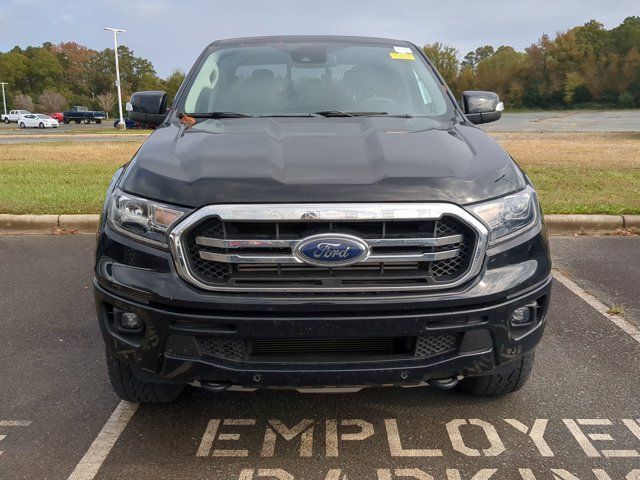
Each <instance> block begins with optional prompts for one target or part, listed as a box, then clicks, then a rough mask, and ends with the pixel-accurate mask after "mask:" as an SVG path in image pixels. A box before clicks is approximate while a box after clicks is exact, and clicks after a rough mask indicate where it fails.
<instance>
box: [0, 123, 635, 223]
mask: <svg viewBox="0 0 640 480" xmlns="http://www.w3.org/2000/svg"><path fill="white" fill-rule="evenodd" d="M496 138H497V139H498V141H500V142H501V143H502V144H503V145H504V146H505V147H506V148H507V149H508V150H509V152H510V153H511V154H512V155H513V156H514V157H515V158H516V160H517V161H518V162H519V163H520V165H522V167H523V168H524V169H525V170H526V172H527V173H528V174H529V175H530V177H531V179H532V180H533V182H534V184H535V186H536V188H537V190H538V193H539V196H540V200H541V203H542V208H543V210H544V212H545V213H547V214H549V213H605V214H640V135H636V134H601V135H592V134H516V133H514V134H504V133H500V134H496ZM140 143H141V140H140V139H136V140H132V141H130V142H129V141H127V142H99V143H98V142H58V143H33V144H6V145H2V146H1V147H0V213H17V214H24V213H36V214H38V213H99V212H100V208H101V206H102V202H103V196H104V192H105V190H106V188H107V185H108V183H109V180H110V179H111V176H112V174H113V172H114V171H115V170H116V169H117V168H118V167H119V166H120V165H122V164H123V163H125V162H126V161H128V160H129V159H130V158H131V156H132V155H133V154H134V153H135V151H136V150H137V148H138V147H139V146H140Z"/></svg>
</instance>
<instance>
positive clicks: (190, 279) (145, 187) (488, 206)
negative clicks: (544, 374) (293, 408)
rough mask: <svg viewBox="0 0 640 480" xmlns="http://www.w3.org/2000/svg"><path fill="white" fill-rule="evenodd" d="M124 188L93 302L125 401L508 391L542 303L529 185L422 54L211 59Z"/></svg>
mask: <svg viewBox="0 0 640 480" xmlns="http://www.w3.org/2000/svg"><path fill="white" fill-rule="evenodd" d="M127 109H128V110H129V112H130V118H132V119H133V120H135V121H137V122H140V123H144V124H150V125H156V126H157V128H156V130H155V131H154V132H153V133H152V134H151V135H150V136H149V138H148V139H147V140H146V141H145V142H144V144H143V145H142V147H141V148H140V149H139V150H138V152H137V153H136V154H135V155H134V157H133V158H132V159H131V160H130V161H129V162H128V163H127V164H126V165H124V166H123V167H122V168H120V169H119V170H118V171H117V172H116V173H115V175H114V176H113V180H112V181H111V184H110V186H109V188H108V191H107V196H106V202H105V205H104V209H103V212H102V216H101V222H100V227H99V233H98V243H97V252H96V263H95V282H94V285H95V300H96V306H97V314H98V321H99V324H100V328H101V330H102V335H103V336H104V340H105V346H106V358H107V366H108V372H109V376H110V379H111V382H112V384H113V388H114V390H115V391H116V393H117V394H118V395H119V396H120V397H121V398H122V399H125V400H130V401H135V402H169V401H172V400H174V399H175V398H176V397H177V396H178V395H179V394H180V392H181V391H182V390H183V389H184V387H185V386H186V385H193V386H197V387H201V388H204V389H206V390H209V391H222V390H226V389H239V390H242V389H244V390H253V389H256V388H269V387H285V388H293V389H298V390H301V391H304V390H305V389H307V390H311V389H313V390H315V389H317V388H323V387H324V388H333V389H341V388H344V389H351V390H352V389H356V388H362V387H366V386H376V385H377V386H382V385H384V386H391V385H398V386H418V385H425V386H431V387H434V388H437V389H448V388H453V387H456V386H457V387H459V388H461V389H463V390H465V391H467V392H471V393H475V394H480V395H502V394H508V393H510V392H514V391H516V390H518V389H519V388H520V387H522V386H523V385H524V383H525V382H526V381H527V378H528V377H529V374H530V372H531V369H532V364H533V360H534V350H535V347H536V345H537V344H538V342H539V341H540V339H541V337H542V334H543V330H544V327H545V319H546V315H547V311H548V308H549V295H550V287H551V274H550V272H551V270H550V269H551V262H550V258H549V248H548V245H547V234H546V229H545V225H544V222H543V218H542V215H541V213H540V207H539V205H538V200H537V198H536V193H535V191H534V189H533V186H532V185H531V183H530V181H529V179H528V178H527V176H526V175H525V174H524V173H523V172H522V170H521V169H520V168H519V167H518V165H517V164H516V163H515V162H514V160H513V159H512V158H511V157H510V156H509V155H508V154H507V152H505V151H504V150H503V149H502V148H501V147H500V146H499V145H498V144H497V143H496V142H495V141H493V140H492V139H491V138H490V137H489V136H487V135H486V134H485V133H484V132H483V131H482V130H480V129H479V128H478V127H476V126H475V124H480V123H485V122H491V121H494V120H497V119H499V118H500V115H501V112H502V109H503V105H502V103H501V102H500V101H499V99H498V96H497V95H496V94H495V93H491V92H479V91H467V92H464V93H463V94H462V99H461V101H460V104H458V102H457V101H456V99H455V98H454V96H453V95H452V93H451V91H450V90H449V89H448V88H447V86H446V85H445V83H444V81H443V79H442V77H441V76H440V75H439V74H438V72H437V71H436V70H435V68H434V66H433V64H432V63H431V62H430V61H429V59H428V58H427V57H426V56H425V55H424V53H423V51H422V50H421V49H420V48H417V47H416V46H415V45H413V44H411V43H408V42H405V41H400V40H389V39H380V38H361V37H322V36H320V37H315V36H314V37H310V36H292V37H288V36H285V37H260V38H240V39H230V40H220V41H217V42H214V43H212V44H211V45H209V46H208V47H206V49H205V50H204V52H202V54H201V55H200V57H199V58H198V59H197V61H196V63H195V65H194V66H193V68H192V69H191V71H190V72H189V73H188V75H187V76H186V79H185V80H184V82H183V84H182V86H181V87H180V89H179V91H178V92H177V95H176V97H175V99H174V101H173V103H172V105H171V106H170V107H168V106H167V97H166V95H165V93H164V92H160V91H150V92H137V93H135V94H134V95H133V96H132V97H131V101H130V102H128V104H127Z"/></svg>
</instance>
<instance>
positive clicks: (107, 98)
mask: <svg viewBox="0 0 640 480" xmlns="http://www.w3.org/2000/svg"><path fill="white" fill-rule="evenodd" d="M96 99H97V100H98V105H100V108H102V110H104V111H105V112H107V118H109V112H110V111H111V110H112V109H113V106H114V105H115V104H116V95H115V93H113V92H104V93H101V94H100V95H98V96H97V97H96Z"/></svg>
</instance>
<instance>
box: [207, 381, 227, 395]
mask: <svg viewBox="0 0 640 480" xmlns="http://www.w3.org/2000/svg"><path fill="white" fill-rule="evenodd" d="M229 387H231V383H213V382H201V383H200V388H203V389H205V390H206V391H208V392H213V393H219V392H224V391H225V390H227V389H228V388H229Z"/></svg>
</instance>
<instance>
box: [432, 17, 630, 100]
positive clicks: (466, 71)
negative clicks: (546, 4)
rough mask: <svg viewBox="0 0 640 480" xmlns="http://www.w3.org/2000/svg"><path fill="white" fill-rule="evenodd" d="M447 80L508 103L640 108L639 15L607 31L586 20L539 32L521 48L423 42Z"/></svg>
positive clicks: (458, 87) (457, 90)
mask: <svg viewBox="0 0 640 480" xmlns="http://www.w3.org/2000/svg"><path fill="white" fill-rule="evenodd" d="M424 51H425V53H426V54H427V56H428V57H429V58H430V59H431V60H432V61H433V63H434V64H435V66H436V67H437V68H438V70H439V71H440V73H441V74H442V75H443V77H444V78H445V80H446V82H447V84H448V85H449V87H451V89H452V90H453V91H454V92H455V93H456V94H457V95H458V96H459V94H460V93H461V92H462V91H464V90H489V91H493V92H497V93H498V94H499V95H500V97H501V99H502V100H503V101H504V102H505V105H506V106H507V108H509V107H511V108H558V107H573V108H575V107H580V106H596V107H597V106H603V107H622V108H630V107H640V17H637V16H635V17H627V18H626V19H625V20H624V21H623V22H622V23H620V25H618V26H617V27H615V28H612V29H610V30H607V29H605V28H604V25H603V24H602V23H599V22H597V21H595V20H591V21H589V22H587V23H585V24H584V25H581V26H578V27H574V28H571V29H569V30H566V31H564V32H559V33H557V34H556V35H555V37H553V38H552V37H550V36H549V35H542V37H540V39H539V40H538V41H537V42H535V43H533V44H532V45H531V46H529V47H528V48H526V49H525V51H524V52H519V51H516V50H515V49H514V48H512V47H510V46H506V45H505V46H500V47H498V48H494V47H493V46H491V45H486V46H482V47H479V48H477V49H475V50H474V51H472V52H469V53H467V54H466V55H465V56H464V57H462V59H460V58H459V52H458V50H457V49H455V48H453V47H451V46H449V45H443V44H441V43H439V42H436V43H432V44H429V45H425V47H424Z"/></svg>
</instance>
